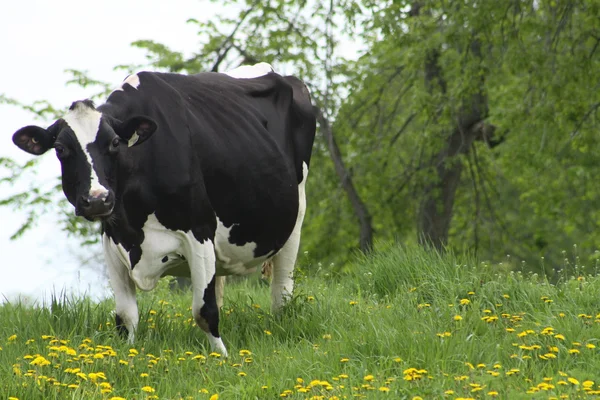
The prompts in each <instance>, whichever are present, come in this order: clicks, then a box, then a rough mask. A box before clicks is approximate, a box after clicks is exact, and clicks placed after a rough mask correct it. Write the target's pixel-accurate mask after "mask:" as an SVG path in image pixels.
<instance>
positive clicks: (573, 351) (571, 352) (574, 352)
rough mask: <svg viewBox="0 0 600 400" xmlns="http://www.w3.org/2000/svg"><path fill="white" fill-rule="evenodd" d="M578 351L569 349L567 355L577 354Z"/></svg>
mask: <svg viewBox="0 0 600 400" xmlns="http://www.w3.org/2000/svg"><path fill="white" fill-rule="evenodd" d="M579 353H580V351H579V349H569V354H579Z"/></svg>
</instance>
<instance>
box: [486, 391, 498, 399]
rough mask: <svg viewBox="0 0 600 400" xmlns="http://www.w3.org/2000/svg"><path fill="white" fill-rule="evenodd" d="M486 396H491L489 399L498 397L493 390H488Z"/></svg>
mask: <svg viewBox="0 0 600 400" xmlns="http://www.w3.org/2000/svg"><path fill="white" fill-rule="evenodd" d="M487 394H488V396H491V397H496V396H498V392H497V391H495V390H490V391H489V392H488V393H487Z"/></svg>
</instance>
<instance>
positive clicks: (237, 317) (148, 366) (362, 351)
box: [0, 246, 600, 400]
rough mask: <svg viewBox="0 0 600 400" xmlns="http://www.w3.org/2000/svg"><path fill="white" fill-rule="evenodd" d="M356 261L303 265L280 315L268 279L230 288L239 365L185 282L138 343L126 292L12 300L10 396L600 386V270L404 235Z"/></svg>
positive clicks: (146, 296) (152, 297) (440, 393)
mask: <svg viewBox="0 0 600 400" xmlns="http://www.w3.org/2000/svg"><path fill="white" fill-rule="evenodd" d="M349 270H350V271H351V272H350V273H347V274H343V275H339V276H330V275H329V274H327V273H325V272H320V273H318V274H316V276H310V275H302V274H301V273H300V274H299V276H298V278H297V287H296V294H295V297H294V298H293V299H292V301H291V302H290V303H289V304H288V305H287V306H286V307H285V309H284V310H283V312H281V313H280V314H278V315H272V314H271V313H270V312H269V311H268V310H269V292H268V289H266V288H265V287H263V286H261V285H259V284H258V283H257V280H254V279H249V280H246V281H242V282H237V283H235V284H232V285H229V286H228V287H227V293H226V302H225V306H224V308H223V310H222V318H221V333H222V335H223V338H224V341H225V343H226V345H227V346H228V349H229V351H230V357H229V359H227V360H224V359H223V358H222V357H219V356H218V355H216V354H212V355H211V353H210V350H209V349H208V348H207V341H206V340H205V338H204V335H203V334H202V333H201V331H200V329H199V328H197V327H195V326H194V324H193V321H192V319H191V315H190V311H189V307H190V304H191V296H190V294H189V293H179V294H177V293H173V292H170V291H169V290H168V289H167V284H166V283H163V284H161V285H160V287H159V289H158V290H157V291H155V292H152V293H141V294H140V296H139V302H140V310H141V323H140V328H139V332H138V335H137V342H136V344H135V346H134V347H133V348H134V350H133V351H131V350H130V346H128V345H127V344H126V343H124V342H123V341H122V340H121V339H120V338H119V337H118V335H116V333H115V332H114V326H113V322H112V321H113V312H112V310H113V304H112V301H110V300H107V301H104V302H102V303H99V304H94V303H92V302H90V301H89V300H73V299H68V298H60V299H55V301H54V302H53V303H52V305H51V306H50V307H48V308H32V307H28V306H23V305H19V304H5V305H3V306H2V307H0V319H1V320H2V321H3V324H1V325H0V346H1V347H2V350H0V398H8V397H9V396H13V397H16V398H19V399H21V400H23V399H27V400H29V399H89V398H91V399H111V398H113V397H116V398H118V397H122V398H126V399H150V398H160V399H178V398H191V399H209V398H210V397H211V396H213V397H212V398H213V399H214V398H215V397H214V396H215V395H218V396H219V398H221V399H238V398H239V399H254V398H260V399H262V398H280V397H287V398H332V399H333V398H344V397H345V398H352V397H354V396H358V397H364V398H385V397H389V398H414V397H416V396H419V397H422V398H452V399H454V398H487V397H498V398H510V399H518V398H528V397H532V396H533V397H538V396H540V395H542V397H544V398H548V397H557V398H558V397H560V396H561V395H566V396H570V397H576V396H579V395H581V396H583V395H585V394H600V389H599V388H600V386H599V384H600V372H599V371H600V356H599V354H598V351H599V350H598V349H599V348H600V343H598V341H599V339H600V314H598V313H599V312H600V307H599V306H598V300H599V299H600V279H598V278H596V277H593V276H574V277H571V278H568V279H563V280H562V281H561V282H560V283H558V284H556V285H551V284H550V283H549V282H548V280H547V279H546V278H545V277H542V276H536V275H530V274H520V273H516V272H510V271H506V269H505V268H504V267H502V266H497V265H489V264H486V263H477V262H475V261H474V260H473V259H470V258H468V257H464V258H461V257H456V256H454V255H452V254H444V255H441V254H438V253H436V252H433V251H425V250H422V249H419V248H403V247H400V246H389V249H387V250H386V251H384V252H380V253H376V254H374V255H371V256H368V257H367V256H359V257H357V258H356V260H355V262H354V264H353V265H352V266H351V268H349ZM300 271H302V268H300ZM14 335H16V337H14ZM46 335H47V336H46ZM61 346H62V347H61ZM596 346H598V347H596ZM39 357H43V359H44V360H47V361H48V362H49V364H48V365H40V363H41V364H45V363H43V362H42V361H40V359H39ZM36 359H37V360H38V362H37V363H36V362H34V360H36ZM32 362H33V364H32ZM35 364H38V365H35ZM77 368H78V370H77ZM73 371H77V372H73ZM90 373H91V374H90ZM94 373H103V374H104V375H101V376H98V375H94ZM78 374H79V375H78ZM102 392H104V393H102ZM314 396H317V397H314Z"/></svg>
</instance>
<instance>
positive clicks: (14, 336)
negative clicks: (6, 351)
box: [6, 335, 17, 342]
mask: <svg viewBox="0 0 600 400" xmlns="http://www.w3.org/2000/svg"><path fill="white" fill-rule="evenodd" d="M6 340H8V341H9V342H14V341H15V340H17V335H12V336H9V337H8V339H6Z"/></svg>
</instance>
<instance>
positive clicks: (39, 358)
mask: <svg viewBox="0 0 600 400" xmlns="http://www.w3.org/2000/svg"><path fill="white" fill-rule="evenodd" d="M29 364H31V365H39V366H40V367H43V366H44V365H50V361H48V360H46V359H45V358H44V357H42V356H40V355H38V356H37V357H36V358H34V359H33V361H32V362H30V363H29Z"/></svg>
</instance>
